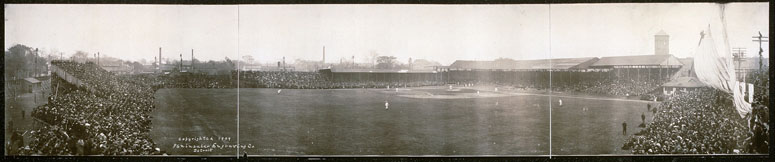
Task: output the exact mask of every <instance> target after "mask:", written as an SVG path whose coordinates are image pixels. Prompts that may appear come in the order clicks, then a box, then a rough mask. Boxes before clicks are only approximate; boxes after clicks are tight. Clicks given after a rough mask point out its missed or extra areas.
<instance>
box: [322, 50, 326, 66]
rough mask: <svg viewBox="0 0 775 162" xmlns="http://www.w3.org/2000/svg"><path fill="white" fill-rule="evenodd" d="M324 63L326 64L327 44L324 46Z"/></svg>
mask: <svg viewBox="0 0 775 162" xmlns="http://www.w3.org/2000/svg"><path fill="white" fill-rule="evenodd" d="M323 64H326V46H323Z"/></svg>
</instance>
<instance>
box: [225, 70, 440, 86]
mask: <svg viewBox="0 0 775 162" xmlns="http://www.w3.org/2000/svg"><path fill="white" fill-rule="evenodd" d="M233 75H234V76H236V75H237V74H236V72H234V74H233ZM239 77H240V78H239V79H240V80H239V84H240V85H239V86H240V87H244V88H287V89H338V88H386V87H418V86H433V85H444V83H443V82H434V81H411V82H387V81H384V82H375V81H366V82H356V81H351V82H334V81H330V79H328V78H326V77H324V76H322V75H321V74H320V73H317V72H292V71H242V72H240V74H239Z"/></svg>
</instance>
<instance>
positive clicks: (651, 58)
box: [590, 55, 683, 67]
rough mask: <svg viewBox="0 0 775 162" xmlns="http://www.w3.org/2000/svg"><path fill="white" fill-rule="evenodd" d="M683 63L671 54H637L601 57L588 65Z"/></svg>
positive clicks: (667, 64)
mask: <svg viewBox="0 0 775 162" xmlns="http://www.w3.org/2000/svg"><path fill="white" fill-rule="evenodd" d="M673 65H678V66H680V65H683V64H681V62H680V61H679V60H678V59H677V58H675V56H673V55H638V56H612V57H603V58H600V60H599V61H597V62H595V63H594V64H592V65H591V66H590V67H605V66H673Z"/></svg>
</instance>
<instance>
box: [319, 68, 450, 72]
mask: <svg viewBox="0 0 775 162" xmlns="http://www.w3.org/2000/svg"><path fill="white" fill-rule="evenodd" d="M331 72H334V73H436V71H434V70H397V69H338V68H334V69H331Z"/></svg>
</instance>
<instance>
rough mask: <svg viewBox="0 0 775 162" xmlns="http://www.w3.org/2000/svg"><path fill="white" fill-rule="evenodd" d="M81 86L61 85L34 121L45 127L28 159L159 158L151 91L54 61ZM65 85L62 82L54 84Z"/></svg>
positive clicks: (36, 135)
mask: <svg viewBox="0 0 775 162" xmlns="http://www.w3.org/2000/svg"><path fill="white" fill-rule="evenodd" d="M52 65H54V66H57V67H59V68H61V69H62V70H63V71H65V72H66V73H68V74H70V75H73V76H75V77H77V78H78V79H79V80H80V81H81V82H82V83H83V85H82V86H78V87H75V86H62V87H59V85H58V88H61V89H57V90H56V91H57V92H56V94H55V95H52V96H51V97H49V101H48V103H47V104H45V105H42V106H40V107H37V108H35V109H34V111H33V112H32V116H34V117H35V118H37V119H38V120H40V121H42V122H43V123H44V124H43V126H42V127H39V128H36V130H34V131H31V133H32V136H33V140H32V141H31V142H30V144H29V145H26V146H24V147H20V148H17V149H19V151H20V152H21V153H22V154H24V155H93V154H99V155H149V154H160V153H161V152H160V150H159V149H158V148H155V146H154V143H153V141H152V140H151V138H150V136H149V132H150V125H151V120H150V112H151V111H152V110H153V109H154V104H153V91H154V89H153V88H151V86H149V85H147V84H145V83H143V82H142V81H141V80H135V79H133V78H122V77H118V76H116V75H115V74H113V73H110V72H108V71H105V70H104V69H102V68H98V67H97V66H96V65H95V64H93V63H85V64H81V63H75V62H71V61H52ZM53 81H54V82H58V83H60V82H61V79H58V80H53Z"/></svg>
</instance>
